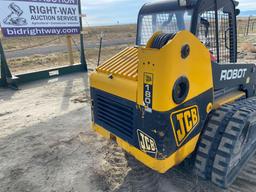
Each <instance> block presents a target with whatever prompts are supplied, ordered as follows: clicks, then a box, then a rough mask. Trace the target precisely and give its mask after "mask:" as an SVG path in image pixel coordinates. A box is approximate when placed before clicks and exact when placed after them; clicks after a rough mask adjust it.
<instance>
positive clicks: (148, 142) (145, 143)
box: [137, 130, 157, 153]
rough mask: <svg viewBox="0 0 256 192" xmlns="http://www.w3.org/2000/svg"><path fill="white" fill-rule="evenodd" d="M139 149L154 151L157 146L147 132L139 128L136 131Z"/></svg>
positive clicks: (148, 151)
mask: <svg viewBox="0 0 256 192" xmlns="http://www.w3.org/2000/svg"><path fill="white" fill-rule="evenodd" d="M137 134H138V139H139V144H140V149H141V150H142V151H144V152H147V153H156V152H157V147H156V142H155V140H154V139H152V138H151V137H150V136H148V135H147V134H145V133H143V132H142V131H141V130H138V131H137Z"/></svg>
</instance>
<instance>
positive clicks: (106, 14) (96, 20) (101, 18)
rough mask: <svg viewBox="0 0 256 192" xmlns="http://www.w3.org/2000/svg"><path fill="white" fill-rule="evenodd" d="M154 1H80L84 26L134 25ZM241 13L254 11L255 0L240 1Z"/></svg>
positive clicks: (255, 8) (255, 7) (255, 6)
mask: <svg viewBox="0 0 256 192" xmlns="http://www.w3.org/2000/svg"><path fill="white" fill-rule="evenodd" d="M152 1H156V0H82V12H83V13H85V14H86V15H87V18H86V19H85V20H86V22H85V26H88V25H89V26H95V25H98V26H99V25H112V24H118V23H119V24H129V23H136V20H137V15H138V12H139V9H140V8H141V7H142V5H143V4H145V3H146V2H152ZM239 2H240V5H239V7H240V9H241V11H247V10H256V0H240V1H239Z"/></svg>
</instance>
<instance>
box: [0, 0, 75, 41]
mask: <svg viewBox="0 0 256 192" xmlns="http://www.w3.org/2000/svg"><path fill="white" fill-rule="evenodd" d="M78 1H79V0H0V21H1V22H0V25H1V29H2V32H3V35H4V36H5V37H16V36H43V35H67V34H79V33H80V21H79V5H78Z"/></svg>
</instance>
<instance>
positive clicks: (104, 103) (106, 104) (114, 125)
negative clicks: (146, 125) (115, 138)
mask: <svg viewBox="0 0 256 192" xmlns="http://www.w3.org/2000/svg"><path fill="white" fill-rule="evenodd" d="M95 101H96V102H95V109H94V110H95V117H96V121H97V123H98V124H100V125H101V126H103V127H104V128H106V129H108V130H109V131H110V132H112V133H114V134H117V135H120V134H121V135H122V136H123V137H128V138H130V139H131V138H132V137H133V127H134V119H133V116H134V110H133V108H132V107H130V106H128V105H126V104H125V103H123V102H122V101H120V102H119V101H118V99H116V98H115V97H113V96H111V98H109V96H107V97H105V96H101V95H98V94H96V100H95ZM128 138H127V139H128Z"/></svg>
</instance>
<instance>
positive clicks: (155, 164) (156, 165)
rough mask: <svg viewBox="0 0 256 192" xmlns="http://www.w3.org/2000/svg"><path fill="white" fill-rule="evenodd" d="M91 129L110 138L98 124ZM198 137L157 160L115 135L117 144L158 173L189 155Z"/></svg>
mask: <svg viewBox="0 0 256 192" xmlns="http://www.w3.org/2000/svg"><path fill="white" fill-rule="evenodd" d="M93 129H94V130H95V131H96V132H98V133H99V134H101V135H102V136H103V137H105V138H107V139H109V138H110V133H109V132H108V131H106V130H105V129H104V128H102V127H100V126H99V125H97V124H93ZM198 139H199V135H197V136H195V137H194V138H192V139H191V140H190V141H189V142H188V143H186V144H185V145H184V146H182V147H181V148H179V149H178V150H177V151H176V152H175V153H174V154H172V155H171V156H170V157H167V158H166V159H164V160H158V159H155V158H152V157H150V156H149V155H147V154H146V153H144V152H142V151H140V150H139V149H137V148H135V147H134V146H132V145H130V144H129V143H127V142H126V141H124V140H122V139H121V138H118V137H116V141H117V144H118V145H119V146H120V147H122V148H123V149H124V150H125V151H127V152H128V153H130V154H131V155H133V156H134V157H135V158H136V159H137V160H139V161H140V162H142V163H143V164H145V165H146V166H148V167H150V168H151V169H153V170H155V171H157V172H159V173H165V172H166V171H168V170H169V169H170V168H172V167H174V166H175V165H177V164H179V163H181V162H182V161H183V160H184V159H185V158H186V157H187V156H188V155H190V154H191V153H192V152H193V151H194V150H195V147H196V144H197V141H198Z"/></svg>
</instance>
